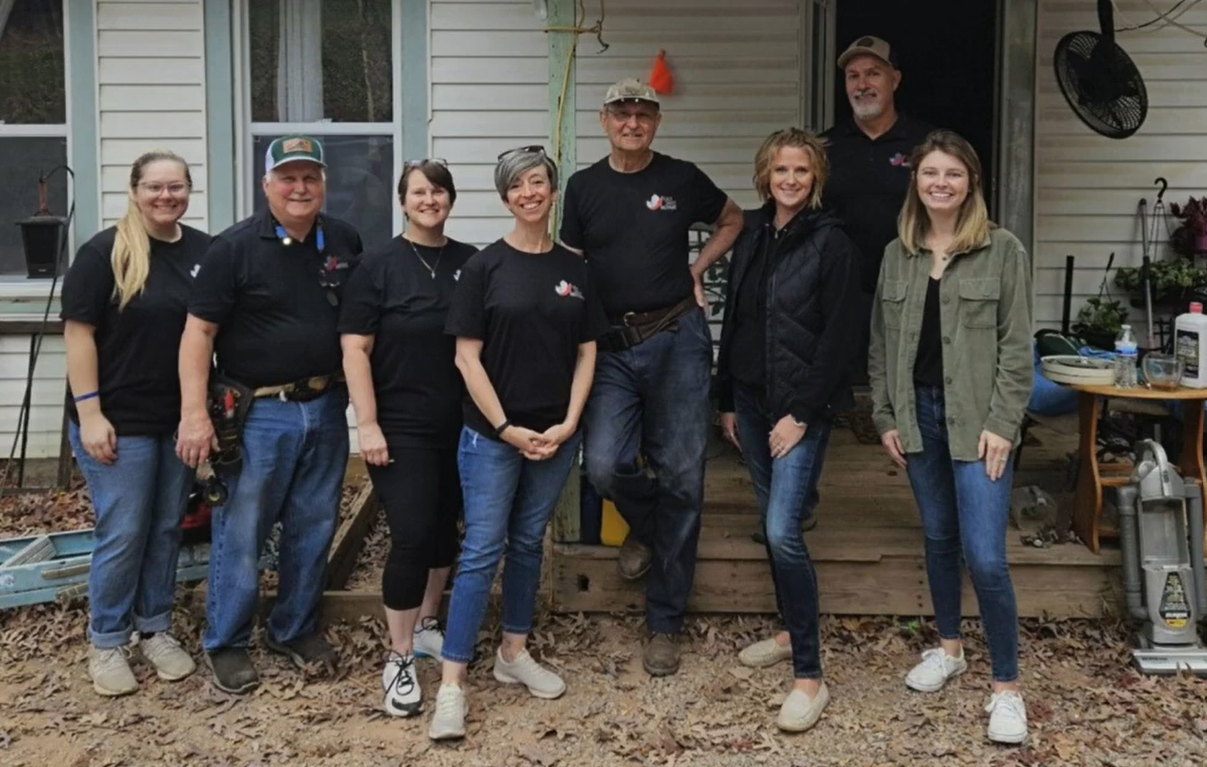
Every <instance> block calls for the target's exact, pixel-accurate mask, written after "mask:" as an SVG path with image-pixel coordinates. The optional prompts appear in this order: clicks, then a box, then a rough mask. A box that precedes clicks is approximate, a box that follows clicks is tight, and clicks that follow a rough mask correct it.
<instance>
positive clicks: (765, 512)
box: [717, 128, 859, 732]
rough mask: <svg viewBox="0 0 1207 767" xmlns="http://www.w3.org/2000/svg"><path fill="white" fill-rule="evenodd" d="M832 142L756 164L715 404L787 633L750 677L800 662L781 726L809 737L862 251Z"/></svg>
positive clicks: (796, 137)
mask: <svg viewBox="0 0 1207 767" xmlns="http://www.w3.org/2000/svg"><path fill="white" fill-rule="evenodd" d="M826 170H827V163H826V153H825V149H824V147H823V144H822V142H821V141H820V140H818V139H817V138H815V137H814V136H812V135H810V134H809V133H806V132H805V131H802V130H799V129H796V128H788V129H785V130H781V131H777V132H775V133H773V134H771V135H770V136H769V137H768V138H767V139H766V140H765V141H764V142H763V145H762V146H761V147H760V148H759V151H758V153H757V154H756V155H755V173H754V185H755V189H756V190H757V191H758V193H759V197H760V198H762V199H763V200H765V201H766V202H765V204H764V205H763V206H762V207H761V208H759V209H758V210H753V211H748V212H747V213H746V217H745V226H744V227H743V229H742V233H741V235H739V237H738V240H737V242H736V243H734V248H733V258H732V261H731V265H730V270H729V285H728V290H727V295H726V302H725V306H726V313H725V322H724V325H723V327H722V330H721V351H720V358H719V360H718V363H717V395H718V406H719V409H720V411H721V414H722V415H721V423H722V427H723V429H724V432H725V436H726V438H727V439H729V440H730V441H731V442H733V444H734V445H736V446H738V447H739V449H740V450H741V451H742V455H743V457H744V458H745V459H746V464H747V466H748V467H749V469H750V477H751V480H752V481H753V483H754V488H755V496H756V498H757V499H758V504H759V512H760V518H761V519H762V523H763V536H764V538H765V540H766V547H767V556H768V558H769V559H770V561H771V574H772V577H773V579H774V581H775V597H776V603H777V605H778V607H779V614H780V617H781V618H782V620H783V621H784V625H785V627H786V628H787V631H784V632H781V633H780V634H779V635H778V636H776V637H772V638H770V639H765V640H763V641H761V642H757V643H756V644H754V645H752V646H750V647H747V648H746V649H745V650H743V651H742V653H741V655H740V656H739V659H740V660H741V662H742V663H744V664H745V665H747V666H770V665H772V664H774V663H777V662H779V661H781V660H787V659H789V658H790V659H791V660H792V666H793V672H794V677H795V683H794V685H793V688H792V691H791V693H790V694H789V695H788V697H787V698H786V699H785V700H784V704H783V706H782V707H781V709H780V713H779V717H778V718H777V719H776V725H777V726H778V727H779V728H780V729H782V730H786V731H790V732H800V731H803V730H807V729H809V728H810V727H812V726H813V725H814V724H815V723H816V722H817V719H818V717H820V716H821V712H822V709H824V708H825V706H826V703H827V702H828V701H829V691H828V690H827V688H826V686H825V683H824V682H823V681H822V674H821V659H820V652H819V642H818V630H817V578H816V574H815V573H814V570H813V564H812V562H811V561H810V559H809V552H808V549H806V548H805V544H804V541H803V539H802V537H801V531H800V529H801V521H802V518H803V517H804V515H805V512H806V507H807V506H808V503H809V498H810V496H811V495H813V494H814V493H815V492H816V489H817V479H818V477H819V476H820V475H821V468H822V462H823V460H824V458H825V450H826V442H827V440H828V439H829V436H830V424H831V421H832V419H833V417H834V415H835V414H836V413H838V412H840V411H842V410H844V409H846V408H848V407H849V406H850V405H851V391H850V387H849V385H848V382H847V378H848V373H849V370H850V367H851V364H852V363H853V361H854V358H855V353H856V346H857V341H858V338H857V328H858V327H859V322H858V320H859V317H858V312H859V302H858V301H857V300H856V299H857V297H858V293H859V253H858V251H857V250H856V248H855V246H854V245H853V244H852V243H851V241H850V239H848V238H847V236H846V235H845V234H844V233H843V232H842V229H841V228H839V223H840V222H839V220H838V219H837V218H836V217H835V216H834V215H833V214H831V213H829V212H828V211H825V210H822V208H821V191H822V188H823V187H824V186H825V181H826Z"/></svg>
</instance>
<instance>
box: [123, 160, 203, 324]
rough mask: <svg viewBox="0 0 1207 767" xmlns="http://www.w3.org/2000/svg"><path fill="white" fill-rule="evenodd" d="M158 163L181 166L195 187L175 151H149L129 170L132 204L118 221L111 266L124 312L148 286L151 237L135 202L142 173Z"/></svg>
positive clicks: (185, 164)
mask: <svg viewBox="0 0 1207 767" xmlns="http://www.w3.org/2000/svg"><path fill="white" fill-rule="evenodd" d="M159 160H171V161H172V162H177V163H180V165H181V166H182V167H183V168H184V177H185V180H186V181H187V182H188V185H189V186H190V187H192V186H193V178H192V175H191V174H190V173H189V165H188V163H186V162H185V161H184V159H183V158H182V157H180V156H179V155H177V154H176V153H174V152H168V151H163V150H156V151H152V152H146V153H144V154H142V155H140V156H139V158H138V159H137V160H135V161H134V165H133V167H132V168H131V169H130V205H129V207H128V208H126V214H125V215H124V216H122V217H121V218H120V219H118V222H117V236H116V237H115V238H114V240H113V252H112V254H111V255H110V263H111V264H112V265H113V294H114V296H116V297H117V308H118V311H121V310H123V309H125V308H126V305H127V304H129V303H130V301H131V300H133V298H134V297H135V296H136V295H138V294H139V293H141V292H142V290H143V288H144V287H145V286H146V284H147V274H148V273H149V272H150V271H151V237H150V235H148V234H147V227H146V224H144V223H143V219H142V213H140V212H139V210H138V205H137V203H135V202H134V195H135V194H137V190H138V184H139V182H141V181H142V175H143V170H144V169H146V167H147V166H148V165H150V164H151V163H153V162H158V161H159Z"/></svg>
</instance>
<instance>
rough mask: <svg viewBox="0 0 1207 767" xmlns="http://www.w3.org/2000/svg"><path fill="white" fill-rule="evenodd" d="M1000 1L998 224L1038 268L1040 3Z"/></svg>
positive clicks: (1026, 0) (997, 146)
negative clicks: (1036, 179) (1020, 242)
mask: <svg viewBox="0 0 1207 767" xmlns="http://www.w3.org/2000/svg"><path fill="white" fill-rule="evenodd" d="M1038 5H1039V4H1038V3H1037V2H1036V1H1035V0H1010V2H1003V1H1002V0H999V2H998V27H997V28H998V55H997V66H998V77H997V83H998V87H997V91H998V92H997V99H996V101H997V108H996V112H997V115H996V125H995V129H996V134H997V135H996V136H995V137H994V142H993V143H994V147H995V154H996V157H995V160H996V162H995V165H996V167H997V172H996V173H995V174H994V189H993V190H992V193H993V198H994V202H995V203H996V205H995V207H996V209H997V210H998V223H1000V224H1001V225H1002V226H1003V227H1004V228H1006V229H1007V230H1009V231H1010V232H1012V233H1013V234H1014V235H1015V236H1016V237H1018V239H1019V240H1020V241H1022V243H1023V246H1024V247H1025V248H1026V249H1027V252H1028V253H1031V254H1032V257H1031V263H1032V269H1034V268H1035V266H1034V264H1035V257H1034V241H1033V240H1034V233H1035V119H1036V106H1035V102H1036V92H1035V91H1036V88H1037V80H1036V67H1037V58H1036V51H1037V45H1036V41H1037V37H1038V34H1039V32H1038V27H1039V7H1038Z"/></svg>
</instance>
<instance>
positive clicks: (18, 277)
mask: <svg viewBox="0 0 1207 767" xmlns="http://www.w3.org/2000/svg"><path fill="white" fill-rule="evenodd" d="M61 3H62V8H63V103H64V107H65V109H64V112H63V119H64V121H65V122H62V123H46V124H44V125H31V124H20V125H18V124H12V125H10V124H8V123H5V122H3V121H0V138H61V139H66V147H67V149H66V151H67V154H66V156H65V157H64V158H63V162H64V164H65V165H68V166H70V165H71V157H72V154H71V152H72V141H71V130H70V129H69V126H70V125H71V39H70V30H71V3H70V2H69V0H61ZM0 33H2V30H0ZM93 34H95V31H94V32H93ZM73 170H74V169H73ZM35 184H36V179H35V180H34V182H33V183H31V184H30V185H29V191H30V193H31V194H32V192H33V191H34V190H35V189H36V186H35ZM77 191H78V190H77V189H76V188H75V180H74V179H73V178H72V177H71V175H70V174H68V176H67V200H68V205H70V204H71V201H72V200H74V199H75V195H76V192H77ZM63 212H64V213H66V212H67V211H63ZM33 213H34V211H33V210H32V208H31V209H30V211H29V215H33ZM5 223H9V224H11V223H12V222H0V225H3V224H5ZM11 228H12V229H13V230H14V233H15V230H16V227H15V226H13V227H11ZM15 236H17V237H20V234H15ZM74 254H75V218H72V219H71V226H70V227H68V229H67V264H64V269H66V267H67V266H69V265H70V263H71V259H72V258H74ZM62 284H63V276H62V275H59V281H58V284H57V285H55V293H56V295H57V294H58V292H59V289H60V287H61V286H62ZM45 295H46V280H31V279H29V277H28V276H27V275H26V274H25V273H23V272H13V273H12V274H0V299H5V298H36V297H42V296H45Z"/></svg>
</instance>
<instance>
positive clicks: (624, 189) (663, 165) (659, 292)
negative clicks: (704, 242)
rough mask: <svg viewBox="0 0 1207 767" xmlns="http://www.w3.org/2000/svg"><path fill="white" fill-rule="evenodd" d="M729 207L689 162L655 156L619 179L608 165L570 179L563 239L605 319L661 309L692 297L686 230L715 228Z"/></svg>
mask: <svg viewBox="0 0 1207 767" xmlns="http://www.w3.org/2000/svg"><path fill="white" fill-rule="evenodd" d="M726 199H728V198H727V196H726V195H725V193H724V192H722V191H721V190H720V189H718V188H717V185H716V184H714V183H713V182H712V180H711V179H710V178H709V177H708V176H706V175H705V174H704V172H703V171H701V170H700V169H699V168H697V167H696V166H695V165H693V164H692V163H690V162H686V161H684V160H676V159H674V158H671V157H667V156H666V155H664V154H659V153H657V152H655V153H654V159H653V160H651V161H650V164H649V165H647V166H646V167H645V168H644V169H642V170H640V171H638V172H636V173H619V172H617V171H615V170H612V166H610V165H609V164H608V158H606V157H605V158H604V159H602V160H600V161H599V162H597V163H595V164H594V165H592V166H591V167H589V168H584V169H582V170H580V171H579V172H577V173H575V174H574V175H573V176H571V177H570V181H569V182H568V183H567V185H566V194H565V197H564V198H563V211H562V232H561V239H562V242H563V243H565V244H566V245H569V246H570V247H572V248H576V249H578V250H582V251H583V252H584V254H585V255H586V258H587V262H588V263H589V264H590V266H591V278H592V280H593V284H594V285H595V286H596V289H597V290H598V291H599V297H600V300H601V301H602V302H603V307H604V311H605V312H607V315H608V316H609V317H615V316H617V315H621V314H624V313H625V312H646V311H651V310H653V309H661V308H664V307H669V306H673V305H675V304H677V303H679V302H680V301H682V300H683V299H684V298H687V297H688V296H690V295H691V292H692V278H691V273H690V272H689V270H688V268H689V264H688V245H689V241H688V230H689V229H690V228H691V226H692V225H693V224H698V223H704V224H712V223H715V222H716V220H717V219H718V218H720V216H721V211H722V209H723V208H724V207H725V201H726Z"/></svg>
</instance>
